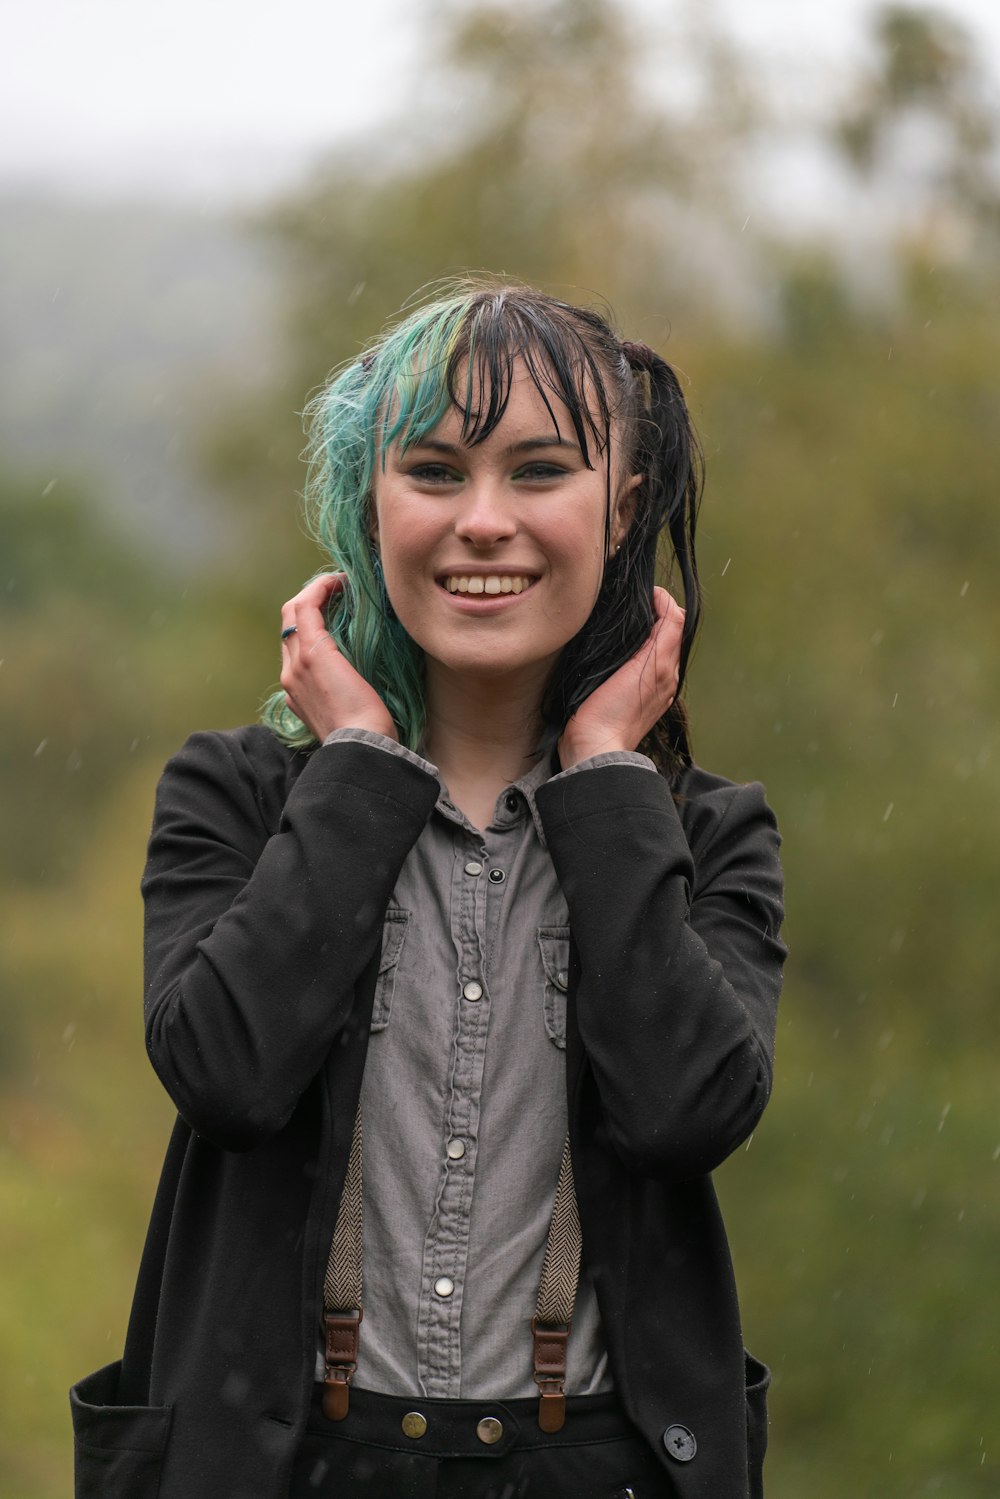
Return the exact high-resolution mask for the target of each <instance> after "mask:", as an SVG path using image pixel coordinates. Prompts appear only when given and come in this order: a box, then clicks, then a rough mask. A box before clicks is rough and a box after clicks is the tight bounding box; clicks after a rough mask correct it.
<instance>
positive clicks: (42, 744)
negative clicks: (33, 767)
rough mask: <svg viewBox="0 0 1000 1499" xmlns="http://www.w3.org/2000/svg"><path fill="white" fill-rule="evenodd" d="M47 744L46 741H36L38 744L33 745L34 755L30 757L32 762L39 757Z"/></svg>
mask: <svg viewBox="0 0 1000 1499" xmlns="http://www.w3.org/2000/svg"><path fill="white" fill-rule="evenodd" d="M48 742H49V741H48V740H47V739H40V740H39V741H38V743H37V744H36V745H35V753H34V754H33V755H32V759H33V760H37V759H38V757H39V755H40V754H41V753H42V751H43V750H44V749H45V746H46V745H47V744H48Z"/></svg>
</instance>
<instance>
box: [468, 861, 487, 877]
mask: <svg viewBox="0 0 1000 1499" xmlns="http://www.w3.org/2000/svg"><path fill="white" fill-rule="evenodd" d="M465 872H466V874H482V872H483V866H482V865H481V864H480V863H479V861H478V860H477V859H470V860H469V862H468V864H466V866H465Z"/></svg>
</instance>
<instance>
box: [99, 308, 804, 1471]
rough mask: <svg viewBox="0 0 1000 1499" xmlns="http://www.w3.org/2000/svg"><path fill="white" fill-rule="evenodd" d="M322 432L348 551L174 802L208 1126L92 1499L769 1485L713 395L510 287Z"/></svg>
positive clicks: (767, 850)
mask: <svg viewBox="0 0 1000 1499" xmlns="http://www.w3.org/2000/svg"><path fill="white" fill-rule="evenodd" d="M312 417H313V447H312V462H311V467H310V475H309V481H308V486H307V501H308V513H309V516H310V520H311V523H312V527H313V531H314V534H315V535H316V537H317V539H318V540H319V542H320V543H321V545H322V546H323V548H324V549H325V551H326V553H327V555H328V557H329V559H330V561H331V562H332V564H333V569H334V570H333V571H330V572H324V573H322V574H320V575H319V576H318V577H316V578H314V579H313V580H312V581H311V582H310V583H308V584H307V585H306V586H305V587H304V588H303V589H302V591H301V592H300V593H299V594H297V595H296V597H295V598H293V599H291V600H289V601H288V602H287V603H286V604H285V605H284V607H283V609H282V611H281V632H280V633H281V648H282V657H283V668H282V674H281V691H280V692H279V693H276V694H275V695H274V697H273V698H272V699H271V700H270V703H269V704H268V706H267V710H266V712H265V723H264V725H263V726H256V727H251V728H247V729H242V730H237V731H234V732H228V733H212V734H196V735H194V736H193V737H192V738H191V739H190V740H189V741H188V743H187V745H185V747H184V748H183V749H182V750H181V751H180V753H179V754H178V755H176V756H175V757H174V759H173V760H172V761H171V762H170V764H169V765H168V766H167V769H166V771H165V773H164V776H163V779H162V781H161V784H160V788H159V792H158V798H157V808H156V815H155V820H154V826H153V834H152V838H151V841H150V848H149V860H148V864H147V869H146V875H145V879H144V882H143V890H144V895H145V899H146V1033H147V1046H148V1050H149V1053H150V1057H151V1059H152V1061H153V1065H154V1067H155V1068H156V1070H157V1072H158V1074H159V1076H160V1078H161V1079H162V1081H163V1083H164V1086H165V1087H166V1088H167V1090H168V1092H169V1093H170V1095H171V1097H172V1098H173V1099H174V1101H175V1102H176V1105H177V1108H178V1115H179V1117H178V1121H177V1126H176V1129H175V1134H174V1137H173V1141H172V1144H171V1148H170V1151H169V1153H168V1157H167V1162H166V1164H165V1167H164V1174H163V1179H162V1181H161V1186H160V1191H159V1193H158V1195H157V1201H156V1206H155V1209H154V1215H153V1222H152V1224H151V1227H150V1233H149V1239H148V1241H147V1247H146V1252H145V1255H144V1257H143V1263H142V1268H141V1271H140V1277H139V1284H138V1287H137V1291H136V1298H135V1304H134V1308H133V1315H132V1320H131V1324H130V1328H129V1334H128V1339H127V1343H126V1349H125V1353H124V1357H123V1359H122V1360H121V1361H119V1362H117V1363H115V1364H112V1365H109V1366H108V1367H107V1368H105V1369H103V1370H100V1371H99V1372H98V1373H97V1374H94V1375H91V1376H89V1377H88V1378H87V1379H85V1380H83V1381H81V1383H80V1384H79V1385H78V1386H77V1387H76V1388H75V1389H74V1391H73V1396H72V1398H73V1410H74V1420H75V1424H76V1431H77V1494H78V1496H85V1495H86V1496H91V1495H98V1494H100V1495H102V1496H103V1499H117V1496H121V1499H124V1496H126V1495H127V1496H128V1499H153V1496H156V1499H246V1496H248V1495H253V1496H255V1499H270V1496H274V1499H305V1496H306V1495H310V1496H319V1499H324V1496H325V1499H334V1496H336V1499H409V1496H413V1499H416V1496H421V1499H424V1496H426V1499H460V1496H472V1495H486V1494H501V1493H516V1494H518V1495H519V1496H522V1499H542V1496H544V1499H590V1496H592V1499H598V1496H600V1499H615V1496H617V1499H621V1496H622V1495H628V1494H631V1495H633V1496H634V1499H667V1496H676V1495H678V1494H686V1495H689V1496H691V1499H694V1496H696V1495H699V1496H709V1495H711V1496H713V1499H715V1496H720V1499H723V1496H724V1499H738V1496H747V1495H750V1496H753V1499H757V1496H759V1495H760V1494H761V1492H762V1488H761V1483H762V1479H761V1470H762V1462H763V1455H764V1446H765V1443H766V1410H765V1391H766V1386H767V1371H766V1369H765V1368H764V1367H763V1366H762V1365H760V1364H758V1363H757V1362H756V1361H755V1360H753V1359H752V1358H750V1356H749V1355H748V1354H745V1353H744V1350H743V1346H742V1339H741V1334H740V1325H739V1317H738V1313H737V1307H736V1299H735V1292H734V1287H733V1283H732V1271H731V1267H730V1261H729V1255H728V1250H727V1246H726V1239H725V1234H724V1231H723V1228H722V1225H721V1220H720V1218H719V1214H718V1208H717V1204H716V1201H715V1197H714V1193H713V1189H712V1184H711V1172H712V1170H713V1169H714V1167H715V1166H717V1165H718V1164H719V1163H720V1162H721V1161H722V1160H724V1159H725V1158H726V1157H727V1156H728V1155H729V1154H730V1153H731V1152H732V1151H733V1150H734V1149H735V1148H736V1146H737V1145H738V1144H739V1143H740V1142H741V1141H743V1140H745V1139H746V1138H747V1136H748V1135H749V1133H750V1131H751V1130H752V1129H753V1128H754V1125H755V1124H756V1122H757V1120H758V1118H759V1117H760V1113H761V1111H762V1109H763V1107H764V1105H765V1103H766V1101H767V1097H768V1093H769V1090H770V1082H771V1072H772V1048H773V1039H774V1021H775V1006H776V1003H777V998H778V991H779V988H780V977H781V968H782V962H783V959H784V947H783V945H782V942H781V939H780V936H779V927H780V922H781V914H782V905H781V871H780V866H779V862H778V836H777V833H776V830H775V826H774V819H773V816H772V814H771V812H770V810H769V808H768V807H767V804H766V802H765V801H764V797H763V794H762V789H761V788H760V787H759V786H757V785H749V786H737V785H734V784H732V783H731V782H729V781H726V780H724V779H722V778H721V777H719V776H714V775H710V774H709V773H708V772H706V771H703V770H701V769H699V768H698V767H696V766H695V765H694V763H693V761H692V759H691V754H690V748H689V744H688V738H687V725H686V719H685V716H684V712H683V709H682V706H681V702H680V697H679V693H680V689H681V685H682V683H683V679H684V671H685V666H686V662H687V658H688V654H689V652H690V648H691V643H692V640H693V638H694V633H695V629H696V626H697V622H698V614H699V602H700V601H699V592H698V581H697V568H696V563H695V553H694V526H695V511H696V502H697V497H698V475H697V464H696V452H695V447H694V441H693V438H692V434H691V431H690V426H689V422H688V417H687V411H686V408H685V405H684V401H683V398H682V396H681V392H680V389H679V386H678V384H677V381H676V378H675V376H674V374H673V372H672V371H671V369H670V368H669V366H668V365H667V364H666V363H665V362H664V361H663V360H662V359H660V358H659V356H658V355H656V354H655V353H654V352H653V351H652V350H651V349H649V348H648V347H647V346H646V345H643V344H630V343H623V342H622V341H620V340H619V338H618V337H617V335H616V334H615V333H614V331H613V330H612V329H611V328H610V327H609V325H608V324H607V323H606V322H605V321H604V320H603V319H602V318H600V317H598V316H597V315H596V314H594V313H592V312H590V311H588V310H586V309H582V308H578V307H573V306H570V305H568V304H566V303H562V302H559V301H556V300H554V299H552V298H550V297H547V296H544V295H543V294H542V293H540V292H536V291H532V290H531V289H528V288H522V287H511V286H509V285H506V284H503V283H490V284H486V285H483V284H469V285H467V286H461V287H459V288H457V289H456V290H454V291H453V292H452V293H451V294H450V295H448V296H446V297H444V298H442V299H440V300H438V301H435V302H433V303H431V304H429V305H428V306H426V307H424V308H422V309H419V310H418V311H417V312H413V313H410V315H409V316H408V317H406V318H405V319H404V320H403V321H401V322H400V323H398V324H397V325H395V326H394V327H393V328H391V329H390V330H389V332H388V333H386V334H385V335H384V336H383V338H382V339H381V340H379V341H378V342H377V343H376V344H375V345H374V346H373V347H372V349H371V350H370V351H369V352H368V353H367V354H365V356H364V357H363V358H361V359H359V360H357V361H355V362H353V363H352V364H351V365H349V366H348V367H347V368H346V369H345V370H343V371H342V372H341V373H340V374H338V375H337V376H336V378H335V379H334V380H333V381H332V382H331V383H330V385H329V386H328V387H327V388H326V390H325V391H324V392H323V393H322V394H321V395H320V396H319V398H318V399H317V400H316V401H315V402H314V403H313V407H312ZM661 537H667V538H669V552H668V554H667V555H665V556H664V557H663V559H662V560H663V563H664V565H665V567H666V569H667V571H668V573H669V574H670V575H671V576H674V577H675V578H676V580H677V582H678V583H679V586H680V588H681V589H682V590H683V599H684V605H683V607H682V606H681V604H680V603H679V602H678V601H677V600H675V599H674V597H673V596H672V594H671V592H669V591H668V590H667V589H666V588H664V587H660V586H657V584H656V582H655V575H656V567H657V560H658V558H657V554H658V548H659V544H660V540H661ZM276 633H277V632H276ZM666 1271H669V1273H665V1272H666Z"/></svg>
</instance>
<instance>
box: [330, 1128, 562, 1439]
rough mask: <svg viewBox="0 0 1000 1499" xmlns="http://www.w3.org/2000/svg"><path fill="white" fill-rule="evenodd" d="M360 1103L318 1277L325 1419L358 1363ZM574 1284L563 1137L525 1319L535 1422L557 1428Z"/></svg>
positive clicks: (343, 1408) (344, 1403) (339, 1416)
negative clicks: (534, 1295)
mask: <svg viewBox="0 0 1000 1499" xmlns="http://www.w3.org/2000/svg"><path fill="white" fill-rule="evenodd" d="M361 1158H362V1132H361V1105H360V1103H359V1104H358V1112H357V1114H356V1115H355V1117H354V1135H353V1138H352V1140H351V1154H350V1159H349V1161H348V1165H347V1175H346V1176H345V1178H344V1190H343V1193H342V1194H341V1198H340V1208H339V1210H338V1213H337V1223H336V1227H335V1228H334V1231H333V1242H332V1243H331V1245H330V1257H329V1260H328V1261H327V1266H326V1275H325V1276H324V1278H323V1325H324V1328H325V1331H326V1372H325V1374H324V1378H323V1383H324V1386H325V1388H324V1391H323V1413H324V1415H325V1416H326V1417H327V1419H328V1420H329V1421H342V1420H343V1419H344V1417H345V1416H346V1415H347V1411H348V1405H349V1401H350V1385H351V1380H352V1379H353V1377H354V1371H355V1370H356V1369H357V1366H358V1345H359V1343H360V1338H361V1320H362V1318H363V1316H364V1298H363V1294H362V1281H361V1269H362V1261H363V1227H362V1198H363V1183H362V1166H361ZM579 1279H580V1215H579V1212H578V1210H577V1205H576V1192H575V1190H574V1186H573V1162H572V1158H571V1156H570V1149H569V1137H568V1136H567V1137H566V1144H565V1146H564V1147H563V1153H562V1161H561V1163H560V1166H559V1181H558V1184H557V1186H556V1196H555V1202H554V1204H553V1207H552V1218H551V1221H550V1223H549V1233H548V1238H547V1239H546V1243H545V1257H544V1259H543V1261H542V1276H541V1281H540V1283H539V1287H538V1300H537V1302H536V1303H535V1315H534V1316H533V1317H532V1319H531V1339H532V1349H533V1364H534V1379H535V1383H536V1385H537V1386H538V1424H539V1426H540V1427H541V1429H542V1431H547V1432H552V1431H559V1430H560V1429H561V1428H562V1425H563V1422H564V1421H565V1419H566V1395H565V1388H566V1344H567V1342H568V1340H569V1334H570V1326H571V1324H572V1321H573V1307H574V1305H575V1303H576V1290H577V1284H578V1282H579Z"/></svg>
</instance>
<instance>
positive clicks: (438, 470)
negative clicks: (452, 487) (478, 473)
mask: <svg viewBox="0 0 1000 1499" xmlns="http://www.w3.org/2000/svg"><path fill="white" fill-rule="evenodd" d="M409 476H410V478H411V479H416V481H417V483H418V484H451V483H458V482H459V481H460V480H461V477H462V476H461V474H459V473H457V472H456V471H455V470H454V469H452V468H449V467H448V466H447V464H444V463H417V464H415V465H414V466H413V468H411V469H410V470H409Z"/></svg>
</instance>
